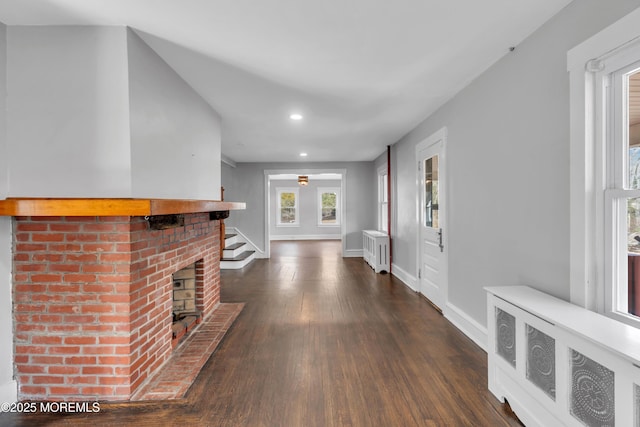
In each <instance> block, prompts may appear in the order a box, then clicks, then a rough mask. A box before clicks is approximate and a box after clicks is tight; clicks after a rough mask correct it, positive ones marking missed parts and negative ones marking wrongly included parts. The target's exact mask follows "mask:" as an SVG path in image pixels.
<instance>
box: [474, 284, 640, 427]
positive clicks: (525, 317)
mask: <svg viewBox="0 0 640 427" xmlns="http://www.w3.org/2000/svg"><path fill="white" fill-rule="evenodd" d="M486 291H487V292H488V297H487V310H488V311H487V314H488V316H487V319H488V321H487V332H488V345H487V355H488V358H487V365H488V382H489V384H488V385H489V390H490V391H491V393H493V394H494V395H495V396H496V397H497V398H498V399H499V400H501V401H504V400H507V401H508V402H509V405H510V406H511V408H512V409H513V410H514V412H515V414H516V415H517V416H518V417H519V418H520V420H521V421H522V422H523V423H524V424H525V425H526V426H527V427H531V426H545V427H546V426H582V425H586V426H614V425H618V426H640V330H639V329H636V328H634V327H632V326H629V325H625V324H623V323H621V322H618V321H615V320H613V319H610V318H608V317H605V316H603V315H600V314H598V313H594V312H592V311H589V310H586V309H584V308H581V307H579V306H577V305H573V304H570V303H568V302H565V301H563V300H560V299H557V298H555V297H552V296H550V295H547V294H544V293H542V292H539V291H537V290H535V289H532V288H529V287H526V286H510V287H492V288H486Z"/></svg>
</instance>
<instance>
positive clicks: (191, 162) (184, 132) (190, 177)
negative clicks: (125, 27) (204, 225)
mask: <svg viewBox="0 0 640 427" xmlns="http://www.w3.org/2000/svg"><path fill="white" fill-rule="evenodd" d="M128 35H129V37H128V58H129V93H130V109H131V162H132V164H131V170H132V181H133V182H132V188H133V191H132V194H133V197H143V198H144V197H156V198H174V199H205V200H206V199H208V200H219V199H220V145H221V140H220V118H219V116H218V114H217V113H216V112H215V111H214V110H213V109H212V108H211V107H210V106H209V104H207V103H206V102H205V101H204V100H203V99H202V98H201V97H200V96H199V95H198V94H197V93H196V92H195V91H194V90H193V89H192V88H191V87H190V86H189V85H188V84H187V83H186V82H185V81H184V80H182V78H180V77H179V76H178V74H177V73H176V72H175V71H174V70H173V69H172V68H171V67H169V65H167V63H166V62H164V60H163V59H162V58H160V56H158V55H157V54H156V53H155V52H154V51H153V50H152V49H151V48H150V47H149V46H147V45H146V44H145V43H144V42H143V41H142V39H140V37H138V36H137V35H136V34H135V33H134V32H133V31H131V30H129V31H128Z"/></svg>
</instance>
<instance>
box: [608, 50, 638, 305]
mask: <svg viewBox="0 0 640 427" xmlns="http://www.w3.org/2000/svg"><path fill="white" fill-rule="evenodd" d="M639 53H640V52H639ZM603 77H604V78H603V83H604V94H603V102H602V103H603V107H604V111H605V114H604V117H605V119H604V120H603V124H604V126H605V128H604V130H605V132H604V135H605V155H604V157H605V158H604V173H605V178H604V181H605V182H604V184H605V185H604V188H605V191H604V208H605V210H604V212H605V214H604V229H605V230H606V229H607V228H609V229H610V230H611V233H610V234H609V233H605V247H604V249H605V260H609V262H605V287H606V288H608V289H607V290H606V295H605V310H606V311H611V312H612V313H613V314H615V315H617V316H634V317H637V316H638V315H639V314H640V258H639V256H640V139H639V138H638V130H640V109H639V108H638V107H639V106H638V105H636V103H637V101H638V99H640V61H639V62H635V63H633V64H628V65H626V66H624V67H622V68H619V69H617V70H615V71H612V72H609V73H606V75H604V76H603ZM634 100H635V101H634ZM607 284H609V285H607Z"/></svg>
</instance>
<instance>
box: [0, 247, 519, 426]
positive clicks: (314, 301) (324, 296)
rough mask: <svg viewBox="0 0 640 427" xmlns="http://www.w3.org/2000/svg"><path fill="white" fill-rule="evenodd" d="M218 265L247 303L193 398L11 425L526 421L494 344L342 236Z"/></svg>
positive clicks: (228, 286) (11, 417) (3, 420)
mask: <svg viewBox="0 0 640 427" xmlns="http://www.w3.org/2000/svg"><path fill="white" fill-rule="evenodd" d="M271 255H272V258H271V259H270V260H256V261H254V262H253V263H252V264H251V265H250V266H248V267H246V268H245V269H244V270H241V271H223V272H222V274H221V284H222V301H223V302H229V303H233V302H242V303H245V308H244V310H243V311H242V313H241V314H240V315H239V316H238V318H237V320H236V322H235V323H234V325H233V326H232V327H231V329H230V331H229V332H228V333H227V335H226V336H225V338H224V340H223V341H222V343H221V344H220V346H219V347H218V349H217V350H216V352H215V353H214V354H213V356H212V357H211V358H210V359H209V361H208V362H207V364H206V365H205V366H204V367H203V369H202V371H201V372H200V375H199V376H198V378H197V379H196V381H195V383H194V384H193V386H192V387H191V389H190V390H189V391H188V393H187V395H186V397H185V399H182V400H178V401H174V402H170V403H168V402H153V403H146V402H145V403H131V404H130V403H122V404H106V403H105V404H103V405H102V408H103V410H102V411H101V413H99V414H96V415H94V414H90V415H87V414H83V415H82V416H80V415H75V416H73V415H71V416H61V415H55V414H37V415H31V416H26V415H15V414H3V415H0V425H11V426H27V425H28V426H33V425H46V426H71V425H72V426H85V425H86V426H89V425H91V426H110V425H113V426H129V425H131V426H146V425H154V426H157V425H162V426H191V425H194V426H229V427H236V426H250V427H254V426H265V427H272V426H286V427H297V426H304V427H307V426H310V427H314V426H318V427H332V426H335V427H344V426H354V427H360V426H363V427H364V426H366V427H369V426H385V427H386V426H421V427H422V426H456V427H458V426H474V427H477V426H491V427H494V426H518V425H521V424H520V423H519V422H518V421H517V419H516V418H515V417H514V416H513V415H512V414H511V413H509V412H508V410H507V409H506V408H505V407H503V405H501V404H500V402H498V401H497V400H496V399H495V398H494V397H493V396H492V395H491V393H489V391H488V390H487V376H486V375H487V374H486V372H487V365H486V363H487V362H486V353H484V352H483V351H482V350H481V349H480V348H479V347H478V346H477V345H476V344H474V343H473V342H472V341H471V340H469V339H468V338H467V337H466V336H465V335H463V334H462V333H461V332H460V331H459V330H458V329H456V328H455V327H454V326H453V325H451V324H450V323H449V322H448V321H447V320H445V319H444V318H443V317H442V315H441V314H439V313H438V312H437V311H436V310H434V309H433V307H432V306H431V305H430V304H429V303H428V302H427V301H426V300H425V299H424V298H423V297H421V296H419V295H417V294H415V293H414V292H413V291H411V290H410V289H408V288H407V287H406V286H405V285H404V284H403V283H401V282H400V281H399V280H397V279H396V278H395V277H393V276H391V275H388V274H387V275H385V274H375V273H374V272H373V271H372V270H371V269H370V268H369V267H368V266H367V265H366V264H365V263H364V262H363V260H362V259H361V258H341V256H340V242H337V241H316V242H274V243H273V244H272V248H271Z"/></svg>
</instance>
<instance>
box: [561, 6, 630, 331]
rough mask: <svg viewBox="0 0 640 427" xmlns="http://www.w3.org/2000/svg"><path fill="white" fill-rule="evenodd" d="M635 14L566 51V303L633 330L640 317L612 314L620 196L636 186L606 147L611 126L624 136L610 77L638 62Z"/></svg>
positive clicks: (618, 261)
mask: <svg viewBox="0 0 640 427" xmlns="http://www.w3.org/2000/svg"><path fill="white" fill-rule="evenodd" d="M639 19H640V10H636V11H634V12H631V13H630V14H628V15H627V16H625V17H624V18H622V19H620V20H619V21H617V22H616V23H614V24H613V25H611V26H609V27H607V28H605V29H604V30H602V31H601V32H599V33H598V34H596V35H594V36H593V37H591V38H589V39H588V40H586V41H585V42H583V43H581V44H580V45H578V46H576V47H574V48H573V49H571V50H569V51H568V53H567V69H568V71H569V81H570V137H571V140H570V197H569V204H570V288H569V289H570V295H569V296H570V301H571V302H572V303H574V304H577V305H579V306H582V307H585V308H587V309H590V310H593V311H597V312H600V313H602V314H605V315H607V316H609V317H611V318H614V319H616V320H618V321H621V322H623V323H627V324H630V325H633V326H635V327H640V318H638V317H635V316H631V315H629V314H627V313H622V312H620V311H618V310H617V305H616V304H617V302H619V299H618V296H619V287H620V286H622V283H621V282H620V280H621V279H622V277H620V271H621V269H622V261H623V260H622V257H621V256H620V254H619V251H620V249H621V242H620V238H621V234H620V229H621V228H620V227H622V226H625V227H626V207H625V208H624V215H625V218H624V219H623V215H622V212H621V209H620V200H622V199H623V198H624V199H626V197H628V196H631V195H633V194H635V193H634V192H637V191H638V190H627V189H624V188H623V186H624V180H622V181H621V180H620V177H621V176H623V175H620V173H621V172H622V173H624V170H625V165H624V161H621V159H623V157H624V155H622V157H621V156H617V157H616V156H613V155H612V154H613V153H612V152H611V149H612V147H614V146H613V145H612V144H613V143H614V141H616V140H619V139H620V134H616V132H615V131H614V130H615V129H616V128H617V129H619V130H623V133H624V129H621V127H620V123H619V122H615V120H619V117H620V114H622V113H623V110H624V108H623V109H622V110H621V109H620V106H621V103H620V99H619V95H620V94H619V93H618V94H617V95H616V93H615V92H616V91H619V88H617V87H616V84H615V82H613V81H612V79H615V78H616V77H615V76H614V73H615V72H617V71H619V70H621V69H623V68H624V67H625V66H626V65H629V64H632V63H634V62H636V61H639V60H640V39H639V37H640V28H638V26H637V22H638V20H639ZM612 83H614V85H613V87H612ZM612 89H613V90H612ZM613 107H615V109H612V108H613ZM618 148H619V147H618ZM614 151H615V150H614ZM620 154H623V153H620ZM621 184H622V185H621ZM639 194H640V193H639ZM621 222H623V223H621ZM616 251H618V253H616ZM625 268H626V267H625ZM624 271H625V273H624V274H625V276H624V277H626V269H625V270H624Z"/></svg>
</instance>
